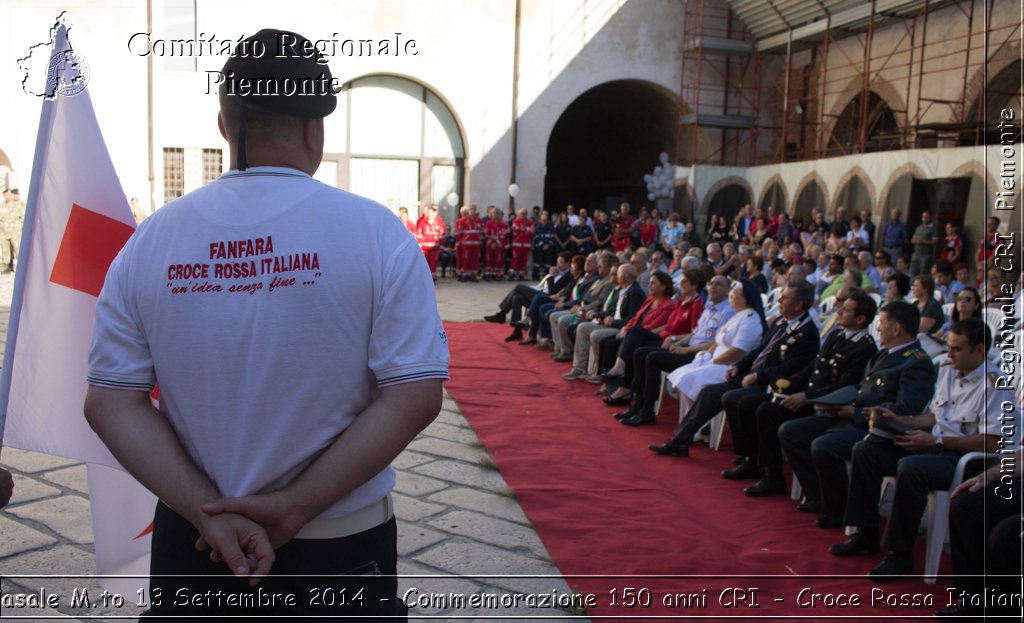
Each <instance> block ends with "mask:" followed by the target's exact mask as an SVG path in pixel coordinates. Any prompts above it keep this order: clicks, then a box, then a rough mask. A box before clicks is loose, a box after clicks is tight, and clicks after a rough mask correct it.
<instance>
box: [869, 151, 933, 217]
mask: <svg viewBox="0 0 1024 623" xmlns="http://www.w3.org/2000/svg"><path fill="white" fill-rule="evenodd" d="M908 175H909V176H910V178H911V179H915V178H923V177H925V174H924V171H922V170H921V167H919V166H917V165H916V164H914V163H913V162H907V163H904V164H902V165H900V166H899V167H897V168H896V170H894V171H892V172H891V173H890V174H889V179H887V180H886V181H885V185H884V186H882V192H881V193H880V194H879V195H878V210H877V212H878V219H879V225H881V223H884V222H885V221H887V220H889V212H890V211H891V210H892V208H894V207H896V208H899V210H900V218H902V219H903V220H904V221H906V219H907V205H906V203H905V202H903V205H897V206H894V205H891V204H890V193H891V192H892V190H893V187H894V186H895V185H896V184H897V182H900V181H901V180H902V178H903V177H904V176H908Z"/></svg>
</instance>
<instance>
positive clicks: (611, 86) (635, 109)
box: [544, 80, 679, 213]
mask: <svg viewBox="0 0 1024 623" xmlns="http://www.w3.org/2000/svg"><path fill="white" fill-rule="evenodd" d="M678 115H679V112H678V107H677V105H676V101H675V99H673V96H672V95H671V94H669V93H668V92H666V91H662V90H660V89H659V88H658V87H656V86H653V85H651V84H647V83H644V82H640V81H637V80H618V81H615V82H608V83H605V84H602V85H600V86H596V87H594V88H593V89H590V90H589V91H587V92H586V93H584V94H583V95H581V96H579V97H578V98H576V101H574V102H573V103H571V104H569V107H568V108H566V109H565V112H563V113H562V116H561V117H559V119H558V122H557V123H555V127H554V129H552V130H551V138H550V140H549V141H548V151H547V175H546V176H545V178H544V207H545V208H547V209H548V210H551V211H552V212H560V211H562V210H564V209H565V206H566V204H569V203H572V204H574V205H575V206H576V207H577V208H580V207H586V208H588V209H593V208H602V209H603V208H604V207H605V206H606V205H607V199H608V198H611V197H614V198H615V201H617V202H618V201H621V200H622V197H623V196H625V197H626V198H627V199H626V200H628V201H629V202H630V203H631V204H632V205H633V208H634V213H636V211H637V210H638V208H639V206H640V205H647V206H649V207H652V208H653V207H654V202H653V201H648V199H647V189H646V185H645V184H644V179H643V178H644V174H646V173H650V172H651V171H652V170H653V169H654V167H655V166H657V165H659V164H660V163H659V161H658V156H659V155H660V154H661V153H662V152H666V153H669V154H674V153H675V140H676V123H677V118H678Z"/></svg>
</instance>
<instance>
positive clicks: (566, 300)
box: [519, 253, 599, 348]
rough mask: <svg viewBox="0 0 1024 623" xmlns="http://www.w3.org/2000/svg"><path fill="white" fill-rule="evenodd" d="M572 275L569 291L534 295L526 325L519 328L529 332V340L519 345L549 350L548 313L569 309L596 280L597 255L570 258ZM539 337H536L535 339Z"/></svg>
mask: <svg viewBox="0 0 1024 623" xmlns="http://www.w3.org/2000/svg"><path fill="white" fill-rule="evenodd" d="M572 275H573V277H574V278H575V282H574V283H573V286H572V288H570V289H568V290H562V291H561V292H559V293H558V294H555V295H554V296H552V297H550V298H549V300H546V301H545V300H544V298H543V297H540V296H536V297H534V298H533V301H531V302H530V308H529V309H528V310H527V312H526V316H527V317H528V318H529V322H527V323H526V325H525V326H523V323H524V322H526V321H522V322H520V326H521V327H522V328H524V329H529V330H528V332H527V335H528V337H527V338H526V339H525V340H522V341H520V342H519V343H520V344H535V345H536V346H538V347H539V348H551V346H552V339H551V322H550V316H551V313H552V312H554V311H557V310H562V309H568V308H570V307H573V306H574V305H576V304H577V303H578V302H579V300H580V299H581V298H583V295H584V294H586V292H587V290H588V289H589V288H590V286H591V285H593V284H594V283H595V282H596V281H597V280H598V279H599V277H598V274H597V254H596V253H591V254H590V255H588V256H587V257H585V258H584V257H583V256H582V255H574V256H573V258H572ZM538 336H539V338H538Z"/></svg>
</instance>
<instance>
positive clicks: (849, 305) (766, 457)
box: [729, 289, 878, 497]
mask: <svg viewBox="0 0 1024 623" xmlns="http://www.w3.org/2000/svg"><path fill="white" fill-rule="evenodd" d="M844 294H845V296H844V297H843V301H842V302H839V301H838V299H837V304H836V308H837V309H838V310H839V320H838V327H837V328H836V329H835V330H833V331H831V332H830V333H828V334H827V335H826V336H825V338H824V341H823V343H822V346H821V350H820V351H819V352H818V355H817V357H815V359H814V363H813V364H812V365H810V366H807V367H805V368H802V369H800V370H798V371H797V372H796V373H795V374H793V375H792V376H790V377H789V378H788V379H787V380H788V381H789V383H788V386H787V387H785V388H782V387H779V388H778V389H777V392H776V395H775V396H773V398H772V400H770V401H765V402H763V403H762V404H761V405H760V406H758V407H757V411H756V413H755V414H753V415H750V414H746V413H743V412H740V413H739V416H738V417H736V418H733V419H730V421H729V430H730V431H731V432H732V438H733V447H734V448H735V449H736V453H737V454H740V455H746V456H749V457H751V460H755V461H756V462H757V465H758V467H759V468H760V469H761V470H762V471H764V474H765V475H764V476H763V477H762V478H761V480H759V481H757V483H756V484H754V485H752V486H750V487H747V488H746V489H744V490H743V492H744V493H746V494H747V495H749V496H751V497H762V496H766V495H771V494H774V493H784V492H785V491H786V481H785V479H784V478H783V476H782V447H781V446H780V445H779V426H781V425H782V423H783V422H786V421H789V420H792V419H796V418H799V417H807V416H811V415H814V406H813V405H812V404H811V403H810V401H811V400H814V399H815V398H820V397H821V396H825V395H827V394H830V393H832V392H834V391H836V390H837V389H840V388H842V387H852V386H855V385H857V383H859V382H860V380H861V378H863V376H864V368H865V367H866V366H867V363H868V360H869V359H871V357H873V356H874V354H875V353H876V352H877V350H878V349H877V347H876V346H875V341H874V340H873V339H872V338H871V336H870V335H868V330H867V328H868V325H870V324H871V321H872V320H874V318H875V312H876V310H877V306H876V305H875V301H874V299H872V298H871V297H870V296H868V294H867V293H866V292H864V291H863V290H857V289H855V290H852V291H849V293H848V294H847V293H846V292H845V291H844Z"/></svg>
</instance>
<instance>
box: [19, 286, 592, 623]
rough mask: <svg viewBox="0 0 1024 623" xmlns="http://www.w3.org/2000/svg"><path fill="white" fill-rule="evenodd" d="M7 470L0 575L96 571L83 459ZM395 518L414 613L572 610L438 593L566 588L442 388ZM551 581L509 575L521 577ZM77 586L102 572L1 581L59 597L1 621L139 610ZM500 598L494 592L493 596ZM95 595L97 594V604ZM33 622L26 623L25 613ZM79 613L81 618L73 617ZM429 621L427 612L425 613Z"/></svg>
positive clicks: (485, 294)
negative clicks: (482, 602) (81, 603)
mask: <svg viewBox="0 0 1024 623" xmlns="http://www.w3.org/2000/svg"><path fill="white" fill-rule="evenodd" d="M12 285H13V276H12V275H0V325H2V326H0V331H2V332H0V340H2V339H4V338H5V337H6V327H7V319H8V314H9V311H10V308H9V304H10V303H9V302H10V296H11V290H12ZM508 288H509V284H504V283H475V284H464V283H458V282H455V281H452V280H448V279H445V280H441V281H440V282H439V283H438V307H439V310H440V312H441V316H442V318H444V319H445V320H451V321H466V320H478V319H480V318H481V317H482V316H483V315H484V314H488V313H492V312H493V311H495V310H496V309H497V302H498V301H499V300H500V299H501V297H502V296H503V295H504V294H505V292H507V290H508ZM0 465H3V466H4V467H6V468H7V469H9V470H10V471H11V472H12V473H13V474H14V479H15V492H14V498H13V499H12V501H11V503H10V505H8V506H7V507H6V508H5V509H4V510H3V511H0V574H3V575H28V574H46V575H56V574H64V575H81V576H89V575H91V574H94V573H95V556H94V551H93V544H92V527H91V520H90V514H89V501H88V500H89V489H88V483H87V479H86V470H85V465H84V464H82V463H79V462H76V461H71V460H67V459H63V458H60V457H54V456H49V455H44V454H38V453H33V452H25V451H22V450H17V449H13V448H5V449H4V450H3V452H2V454H0ZM394 465H395V468H396V471H397V473H398V481H397V485H396V487H395V493H394V497H395V514H396V516H397V517H398V530H399V539H398V553H399V563H398V571H399V573H400V574H401V575H402V576H403V577H402V578H401V579H400V581H399V594H406V593H407V592H408V595H409V597H408V600H409V602H410V603H413V604H414V605H413V607H412V608H411V611H410V619H411V620H418V619H419V620H448V621H456V620H467V619H469V618H472V617H495V618H489V619H488V620H491V621H494V620H499V621H500V620H527V619H528V618H529V617H531V616H545V617H552V616H554V617H569V616H573V615H574V614H575V613H570V612H566V611H563V610H559V609H554V608H553V609H549V610H544V611H540V610H535V609H534V610H531V609H528V608H526V607H523V606H519V607H501V606H500V602H499V605H498V607H481V608H468V607H467V608H457V607H450V606H447V605H445V604H443V603H438V602H437V600H436V599H435V598H432V597H431V596H432V595H442V596H444V597H449V596H454V597H455V598H460V597H462V596H465V597H467V598H468V597H469V596H471V595H475V594H480V595H487V596H491V595H498V596H499V599H500V596H506V597H505V598H506V599H509V597H508V596H509V595H514V594H517V593H526V594H530V593H547V594H551V592H552V591H557V592H558V594H566V593H568V592H569V591H570V590H571V589H570V587H569V586H568V584H567V583H566V581H565V580H564V579H562V578H561V577H560V576H559V571H558V568H557V567H556V566H555V565H554V563H553V562H552V561H551V559H550V557H549V556H548V553H547V550H546V549H545V547H544V544H543V543H541V541H540V539H539V538H538V536H537V533H536V532H535V531H534V530H533V528H532V526H531V524H530V521H529V519H527V517H526V515H525V514H523V511H522V509H521V508H520V506H519V503H518V502H516V499H515V493H514V492H513V491H512V490H511V489H510V488H509V487H508V485H507V484H506V483H505V481H504V479H503V478H502V477H501V474H500V473H499V472H498V471H497V470H496V469H495V468H494V463H493V462H492V461H491V460H490V457H489V456H488V454H487V452H486V451H485V450H484V448H483V444H482V443H481V442H480V440H479V439H477V437H476V434H474V432H473V430H472V429H471V428H470V427H469V424H468V423H467V422H466V420H465V418H464V417H463V416H462V413H461V412H460V411H459V407H458V405H457V404H456V403H455V401H454V400H452V398H451V397H450V396H448V395H447V394H445V398H444V404H443V407H442V410H441V413H440V415H439V416H438V418H437V420H436V421H435V422H434V423H433V424H432V425H431V426H430V427H428V428H427V429H426V430H425V431H423V433H422V434H420V436H419V437H417V438H416V439H415V440H414V441H413V442H412V443H411V444H410V445H409V447H408V449H407V450H406V451H405V452H403V453H402V454H401V455H400V456H399V457H398V458H397V459H396V461H395V464H394ZM517 575H518V576H553V577H514V576H517ZM75 588H87V589H88V590H89V592H90V594H92V595H96V594H98V593H99V592H100V591H101V589H100V588H99V586H98V584H97V583H96V581H95V579H92V578H89V577H80V578H53V577H50V578H15V579H10V578H7V577H4V578H3V586H2V591H3V593H4V594H8V593H26V594H28V593H33V594H36V595H39V594H40V591H41V590H45V591H47V592H48V593H50V594H53V595H57V596H59V598H60V605H59V606H58V607H57V608H56V609H53V608H41V609H33V610H31V611H25V610H16V609H11V608H3V609H2V611H0V616H2V617H3V618H15V617H24V618H21V620H52V619H54V618H60V619H61V620H97V619H99V620H117V619H121V620H123V619H125V618H135V617H137V616H138V614H139V612H140V609H139V608H137V607H135V606H134V605H133V604H132V603H129V602H133V600H134V597H135V596H128V595H126V596H125V601H126V604H125V605H124V606H123V607H120V608H115V607H113V606H110V607H98V608H91V609H88V610H86V609H84V608H81V607H79V608H71V607H70V604H69V600H70V595H71V594H72V591H73V590H74V589H75ZM488 598H489V599H493V597H488ZM94 600H95V599H94ZM29 617H31V618H29ZM76 617H79V618H78V619H76ZM427 617H429V618H427Z"/></svg>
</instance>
